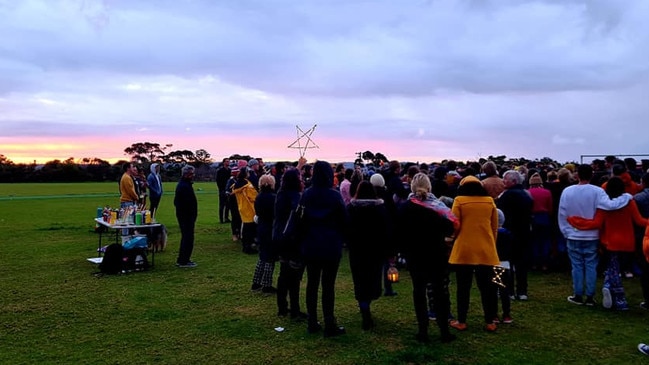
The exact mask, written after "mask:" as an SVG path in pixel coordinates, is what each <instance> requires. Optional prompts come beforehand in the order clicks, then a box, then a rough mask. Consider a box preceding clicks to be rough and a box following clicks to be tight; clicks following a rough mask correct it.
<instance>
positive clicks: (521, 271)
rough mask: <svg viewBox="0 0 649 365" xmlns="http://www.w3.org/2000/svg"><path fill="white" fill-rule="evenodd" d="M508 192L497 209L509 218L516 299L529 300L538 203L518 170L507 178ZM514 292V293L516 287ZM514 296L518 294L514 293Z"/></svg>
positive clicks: (499, 202) (505, 177)
mask: <svg viewBox="0 0 649 365" xmlns="http://www.w3.org/2000/svg"><path fill="white" fill-rule="evenodd" d="M503 182H504V183H505V191H503V193H502V194H500V196H499V197H498V199H497V200H496V206H497V207H498V209H500V210H502V211H503V213H504V214H505V223H504V224H503V227H505V228H507V229H508V230H509V231H510V232H511V235H512V252H511V253H512V256H511V264H512V266H513V272H514V280H515V289H516V293H515V296H516V298H518V299H520V300H523V301H525V300H527V299H528V292H527V273H528V271H529V267H530V262H531V258H532V247H531V229H530V227H531V224H532V205H533V203H534V200H533V199H532V196H531V195H530V193H529V192H528V191H527V190H525V189H524V188H523V176H522V175H521V174H520V173H519V172H518V171H515V170H509V171H507V172H505V173H504V174H503ZM510 291H512V292H513V291H514V288H513V287H512V288H511V289H510ZM512 294H514V293H512Z"/></svg>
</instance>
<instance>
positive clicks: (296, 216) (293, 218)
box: [282, 205, 304, 241]
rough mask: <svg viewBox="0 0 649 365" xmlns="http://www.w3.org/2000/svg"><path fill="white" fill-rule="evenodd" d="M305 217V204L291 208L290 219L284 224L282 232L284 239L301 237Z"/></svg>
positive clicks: (293, 239)
mask: <svg viewBox="0 0 649 365" xmlns="http://www.w3.org/2000/svg"><path fill="white" fill-rule="evenodd" d="M303 219H304V206H303V205H298V206H297V207H295V209H293V210H291V213H290V214H289V216H288V220H287V221H286V226H284V231H283V232H282V236H283V238H284V241H289V240H290V241H295V240H297V239H298V238H299V235H300V231H301V229H302V222H303Z"/></svg>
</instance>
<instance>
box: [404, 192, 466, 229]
mask: <svg viewBox="0 0 649 365" xmlns="http://www.w3.org/2000/svg"><path fill="white" fill-rule="evenodd" d="M408 200H409V201H411V202H412V203H414V204H417V205H419V206H422V207H424V208H426V209H430V210H432V211H434V212H435V213H437V214H438V215H439V216H440V217H442V218H445V219H447V220H449V221H451V223H453V229H455V230H456V231H457V229H458V228H460V220H459V219H457V217H456V216H455V214H453V212H451V210H450V209H449V208H448V207H447V206H446V204H444V203H442V201H440V200H439V199H437V198H436V197H435V195H433V194H432V193H428V194H427V195H426V198H425V199H424V200H420V199H419V198H418V197H417V196H416V195H415V194H414V193H410V195H408Z"/></svg>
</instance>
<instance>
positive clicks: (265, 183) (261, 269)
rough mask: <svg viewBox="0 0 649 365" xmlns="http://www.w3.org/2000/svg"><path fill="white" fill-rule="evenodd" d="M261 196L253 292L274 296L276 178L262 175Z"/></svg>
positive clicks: (258, 208)
mask: <svg viewBox="0 0 649 365" xmlns="http://www.w3.org/2000/svg"><path fill="white" fill-rule="evenodd" d="M259 190H260V192H259V195H257V199H255V218H254V220H255V222H256V223H257V245H258V249H259V260H257V265H256V266H255V274H254V275H253V277H252V287H251V290H253V291H257V290H261V291H262V293H264V294H274V293H276V292H277V289H275V287H273V273H274V272H275V261H277V259H278V252H277V249H276V247H275V245H273V219H275V178H274V177H273V175H262V176H261V177H260V178H259Z"/></svg>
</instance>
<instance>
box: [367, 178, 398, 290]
mask: <svg viewBox="0 0 649 365" xmlns="http://www.w3.org/2000/svg"><path fill="white" fill-rule="evenodd" d="M370 184H372V186H373V187H374V190H375V191H376V196H377V197H378V198H379V199H382V200H383V202H384V204H385V207H386V209H387V211H388V214H389V216H390V221H391V222H394V220H395V219H396V213H397V206H396V203H395V202H394V199H393V198H392V196H391V195H390V193H389V192H388V189H387V187H386V186H385V178H384V177H383V175H381V174H380V173H375V174H374V175H372V176H371V177H370ZM390 238H391V242H390V244H388V245H387V247H386V250H387V251H386V252H387V254H386V255H387V256H386V259H385V262H384V264H383V288H384V290H383V295H384V296H386V297H393V296H395V295H397V292H395V291H394V290H393V289H392V282H391V281H390V280H388V270H389V269H390V267H391V266H393V265H394V263H395V261H396V256H397V250H396V245H395V244H394V243H393V241H394V236H391V237H390Z"/></svg>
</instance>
